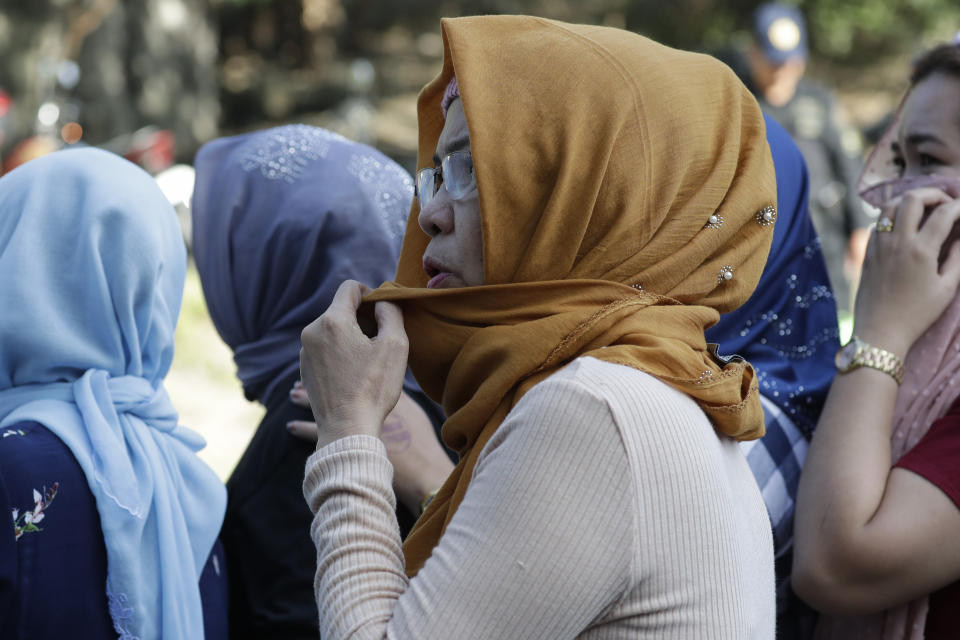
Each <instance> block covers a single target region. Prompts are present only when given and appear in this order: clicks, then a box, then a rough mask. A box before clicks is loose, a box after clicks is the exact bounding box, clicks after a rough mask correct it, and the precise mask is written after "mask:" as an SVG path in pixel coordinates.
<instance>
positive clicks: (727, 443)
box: [303, 358, 775, 640]
mask: <svg viewBox="0 0 960 640" xmlns="http://www.w3.org/2000/svg"><path fill="white" fill-rule="evenodd" d="M392 472H393V470H392V467H391V465H390V462H389V460H388V459H387V456H386V451H385V449H384V447H383V445H382V444H381V443H380V441H379V440H378V439H376V438H373V437H369V436H351V437H348V438H343V439H341V440H338V441H336V442H333V443H331V444H330V445H328V446H326V447H324V448H323V449H321V450H319V451H317V452H316V453H315V454H314V455H313V456H312V457H311V458H310V459H309V460H308V461H307V472H306V478H305V480H304V485H303V491H304V496H305V497H306V498H307V501H308V503H309V504H310V507H311V509H312V510H313V512H314V514H315V516H314V520H313V526H312V529H311V533H312V536H313V540H314V542H315V544H316V546H317V577H316V581H315V583H314V588H315V592H316V597H317V604H318V607H319V612H320V637H321V638H323V640H336V639H338V638H404V639H406V638H430V639H434V638H455V639H468V638H505V639H514V638H515V639H524V640H526V639H529V638H549V639H551V640H554V639H557V638H603V639H606V638H611V639H613V638H617V639H619V638H631V639H632V638H658V639H674V638H678V639H679V638H684V639H693V638H697V639H701V638H703V639H711V640H720V639H725V638H730V639H737V640H742V639H746V638H755V639H763V640H768V639H771V638H773V637H774V622H775V602H774V573H773V545H772V539H771V532H770V521H769V519H768V517H767V513H766V509H765V507H764V504H763V500H762V499H761V496H760V492H759V490H758V489H757V486H756V483H755V482H754V479H753V475H752V474H751V472H750V469H749V467H748V466H747V463H746V461H745V460H744V458H743V455H742V454H741V453H740V449H739V448H738V446H737V444H736V443H735V442H734V441H732V440H729V439H727V438H725V437H718V436H717V434H716V432H715V431H714V430H713V428H712V427H711V425H710V423H709V422H708V420H707V418H706V416H705V415H704V414H703V412H702V411H701V410H700V409H699V407H697V405H696V404H695V403H694V402H693V401H692V400H690V399H689V398H688V397H687V396H685V395H683V394H681V393H679V392H677V391H675V390H673V389H671V388H670V387H668V386H666V385H665V384H663V383H662V382H660V381H659V380H657V379H655V378H653V377H651V376H649V375H647V374H645V373H642V372H640V371H637V370H635V369H631V368H628V367H624V366H621V365H616V364H610V363H606V362H601V361H599V360H596V359H593V358H580V359H578V360H576V361H574V362H573V363H571V364H570V365H568V366H567V367H565V368H564V369H562V370H561V371H559V372H557V373H556V374H554V375H552V376H550V377H549V378H548V379H547V380H545V381H543V382H541V383H540V384H538V385H537V386H536V387H534V388H533V389H532V390H530V392H528V393H527V395H526V396H524V397H523V399H522V400H521V401H520V402H519V403H517V405H516V407H514V409H513V410H512V411H511V412H510V414H509V415H508V416H507V418H506V420H505V421H504V422H503V424H502V425H501V426H500V428H499V429H498V431H497V433H496V434H495V435H494V437H493V438H491V440H490V442H489V443H488V444H487V446H486V447H485V448H484V450H483V452H482V453H481V455H480V459H479V462H478V464H477V466H476V469H475V472H474V475H473V478H472V479H471V482H470V486H469V489H468V490H467V494H466V497H465V499H464V501H463V503H462V504H461V506H460V508H459V509H458V510H457V512H456V514H455V516H454V517H453V519H452V521H451V522H450V526H449V527H448V528H447V531H446V533H445V534H444V536H443V538H442V539H441V540H440V543H439V545H438V546H437V548H436V549H434V552H433V555H432V556H431V557H430V559H429V560H428V561H427V563H426V564H425V565H424V567H423V569H422V570H421V571H420V572H419V573H418V574H417V576H416V577H415V578H414V579H413V580H408V579H407V578H406V576H405V575H404V571H403V566H404V565H403V562H404V560H403V552H402V548H401V541H400V534H399V532H398V529H397V523H396V518H395V516H394V495H393V491H392V489H391V481H392Z"/></svg>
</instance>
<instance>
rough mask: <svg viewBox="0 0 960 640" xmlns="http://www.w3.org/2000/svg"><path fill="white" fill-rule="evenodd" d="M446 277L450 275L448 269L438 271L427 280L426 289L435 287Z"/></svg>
mask: <svg viewBox="0 0 960 640" xmlns="http://www.w3.org/2000/svg"><path fill="white" fill-rule="evenodd" d="M448 277H450V273H449V272H448V271H444V272H442V273H438V274H437V275H435V276H433V277H432V278H430V280H429V281H428V282H427V289H436V288H437V287H439V286H440V284H441V283H442V282H443V281H444V280H446V279H447V278H448Z"/></svg>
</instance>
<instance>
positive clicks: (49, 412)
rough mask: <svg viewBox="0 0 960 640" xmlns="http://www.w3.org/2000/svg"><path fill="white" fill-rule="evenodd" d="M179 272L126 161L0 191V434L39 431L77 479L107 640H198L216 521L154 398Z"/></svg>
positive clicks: (103, 155) (181, 254)
mask: <svg viewBox="0 0 960 640" xmlns="http://www.w3.org/2000/svg"><path fill="white" fill-rule="evenodd" d="M185 270H186V252H185V249H184V246H183V240H182V238H181V235H180V229H179V226H178V224H177V220H176V217H175V215H174V212H173V209H172V208H171V206H170V205H169V203H167V201H166V200H165V199H164V197H163V194H162V193H161V192H160V190H159V189H158V188H157V186H156V184H155V183H154V181H153V180H152V179H151V178H150V176H148V175H147V174H146V173H144V172H143V171H141V170H140V169H139V168H137V167H135V166H134V165H133V164H131V163H129V162H127V161H126V160H123V159H121V158H119V157H117V156H115V155H113V154H110V153H107V152H105V151H100V150H97V149H78V150H69V151H61V152H57V153H54V154H52V155H50V156H46V157H44V158H40V159H38V160H33V161H31V162H28V163H27V164H25V165H23V166H22V167H20V168H18V169H16V170H14V171H13V172H11V173H9V174H7V175H5V176H3V178H0V274H2V275H0V310H2V311H0V345H3V346H2V348H0V427H3V426H8V425H12V424H15V423H17V422H22V421H31V420H32V421H36V422H39V423H41V424H43V425H44V426H46V427H47V428H48V429H50V430H51V431H52V432H53V433H55V434H56V435H57V436H58V437H59V438H60V439H61V440H62V441H63V442H64V443H65V444H66V445H67V446H68V447H69V448H70V451H71V452H72V453H73V455H74V457H75V458H76V460H77V462H78V463H79V464H80V466H81V468H82V469H83V471H84V474H85V475H86V478H87V482H88V484H89V486H90V490H91V492H92V493H93V495H94V497H95V498H96V503H97V510H98V511H99V513H100V523H101V526H102V529H103V536H104V542H105V545H106V551H107V584H106V595H107V597H108V598H109V604H110V614H111V616H112V618H113V621H114V626H115V627H116V630H117V633H118V634H119V635H120V637H121V638H142V639H143V640H147V639H148V638H177V639H179V638H198V637H202V633H203V631H202V629H203V614H202V611H201V605H200V592H199V587H198V583H199V579H200V572H201V570H202V568H203V566H204V564H205V562H206V560H207V557H208V555H209V554H210V550H211V549H212V547H213V544H214V542H215V541H216V537H217V535H218V532H219V531H220V525H221V523H222V521H223V514H224V509H225V507H226V491H225V489H224V487H223V485H222V483H221V482H220V481H219V479H218V478H217V476H216V475H215V474H214V472H213V471H212V470H211V469H210V468H209V467H208V466H206V464H204V463H203V462H201V461H200V459H199V458H198V457H197V456H196V455H195V452H196V451H198V450H199V449H201V448H202V447H203V446H204V444H205V443H204V441H203V438H201V437H200V436H199V435H198V434H196V433H194V432H193V431H190V430H189V429H186V428H184V427H181V426H178V424H177V412H176V410H175V409H174V408H173V406H172V405H171V403H170V399H169V398H168V397H167V393H166V391H165V390H164V388H163V378H164V376H166V374H167V371H168V370H169V368H170V363H171V361H172V359H173V332H174V328H175V326H176V321H177V315H178V314H179V311H180V301H181V297H182V293H183V282H184V276H185ZM80 622H81V621H78V623H80Z"/></svg>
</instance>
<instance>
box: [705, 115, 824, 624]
mask: <svg viewBox="0 0 960 640" xmlns="http://www.w3.org/2000/svg"><path fill="white" fill-rule="evenodd" d="M764 119H765V121H766V125H767V142H768V143H769V145H770V152H771V154H772V155H773V163H774V167H775V168H776V172H777V213H776V214H775V216H771V219H770V220H767V222H768V223H770V224H775V225H776V226H775V227H774V231H773V244H772V245H771V247H770V255H769V257H768V258H767V264H766V266H765V267H764V270H763V275H762V276H761V277H760V282H759V283H758V284H757V288H756V290H755V291H754V294H753V296H752V297H751V298H750V299H749V300H748V301H747V302H746V303H745V304H744V305H743V306H741V307H739V308H738V309H736V310H735V311H733V312H732V313H728V314H725V315H724V316H722V317H721V319H720V322H718V323H717V324H716V325H714V326H713V327H711V328H710V329H709V330H708V331H707V332H706V336H707V340H708V341H710V342H715V343H718V344H719V345H720V348H719V350H720V353H723V354H737V355H740V356H743V357H744V358H746V359H747V360H748V361H749V362H750V364H752V365H753V367H754V369H755V370H756V372H757V378H758V381H759V384H760V395H761V400H762V402H763V409H764V414H765V418H766V435H764V437H763V438H762V439H760V440H753V441H750V442H745V443H743V444H742V445H741V446H742V447H743V449H744V453H745V454H746V456H747V462H748V463H749V464H750V468H751V470H752V471H753V474H754V476H755V477H756V479H757V482H758V484H759V485H760V489H761V492H762V493H763V499H764V502H765V503H766V505H767V511H768V512H769V514H770V521H771V523H772V525H773V534H774V535H773V538H774V552H775V554H776V570H777V612H778V621H777V637H778V638H795V637H807V636H808V635H809V633H810V632H812V621H811V620H810V619H809V616H808V615H807V611H808V610H807V609H806V607H805V605H803V604H802V603H800V602H799V600H797V599H796V597H794V596H793V595H792V593H791V591H790V583H789V578H790V568H791V559H792V548H793V514H794V505H795V502H796V498H797V486H798V484H799V481H800V469H801V467H802V466H803V461H804V458H805V457H806V453H807V448H808V444H809V440H810V436H811V434H812V432H813V428H814V426H815V425H816V424H817V420H818V419H819V417H820V411H821V410H822V409H823V402H824V400H825V398H826V395H827V391H828V390H829V388H830V383H831V382H832V380H833V376H834V373H835V372H836V368H835V366H834V362H833V360H834V355H836V352H837V350H838V349H839V348H840V340H839V328H838V326H837V306H836V301H835V300H834V297H833V289H832V287H831V285H830V280H829V278H828V276H827V269H826V263H825V262H824V258H823V254H822V252H821V251H820V239H819V237H818V236H817V232H816V230H815V229H814V228H813V222H812V221H811V218H810V214H809V211H808V210H807V195H808V189H809V183H808V174H807V166H806V164H805V163H804V161H803V157H802V156H801V155H800V151H799V150H798V149H797V146H796V144H795V143H794V142H793V140H792V139H791V138H790V136H789V134H787V132H786V131H785V130H784V129H783V127H781V126H780V125H779V124H777V123H776V121H774V120H773V119H772V118H770V117H769V116H764Z"/></svg>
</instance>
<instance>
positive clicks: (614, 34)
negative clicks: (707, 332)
mask: <svg viewBox="0 0 960 640" xmlns="http://www.w3.org/2000/svg"><path fill="white" fill-rule="evenodd" d="M442 29H443V40H444V62H443V69H442V70H441V72H440V75H439V76H437V78H436V79H435V80H434V81H433V82H431V83H430V84H429V85H427V86H426V87H425V88H424V90H423V91H422V93H421V94H420V98H419V102H418V112H419V126H420V140H419V158H418V162H419V165H418V166H419V167H425V166H432V156H433V153H434V150H435V146H436V143H437V139H438V138H439V135H440V131H441V129H442V128H443V124H444V120H443V114H442V112H441V109H440V102H441V99H442V96H443V92H444V89H445V87H446V85H447V84H448V82H449V81H450V79H451V77H452V76H453V75H454V74H455V75H456V77H457V80H458V83H459V86H460V94H461V100H462V102H463V108H464V112H465V114H466V119H467V125H468V129H469V132H470V147H471V150H472V153H473V162H474V170H475V174H476V178H477V185H478V191H479V197H480V208H481V211H482V227H483V254H484V255H483V257H484V273H485V282H486V283H487V284H486V285H484V286H480V287H470V288H458V289H441V290H428V289H426V288H424V287H425V285H426V281H427V277H426V274H425V273H424V271H423V268H422V266H421V259H422V256H423V252H424V249H425V248H426V246H427V243H428V241H429V237H428V236H427V235H426V234H424V233H423V232H422V231H421V230H420V228H419V227H418V226H417V214H418V213H419V212H418V210H417V206H416V203H414V209H413V212H412V213H413V215H411V216H410V221H409V222H408V225H407V230H406V236H405V238H404V243H403V249H402V251H401V256H400V262H399V267H398V269H397V277H396V282H388V283H386V284H384V285H383V286H382V287H380V288H379V289H377V290H376V291H375V292H373V293H372V294H371V295H370V296H368V297H367V300H368V301H373V300H391V301H394V302H397V303H399V304H400V305H401V306H402V308H403V313H404V322H405V326H406V330H407V334H408V336H409V338H410V366H411V368H412V369H413V371H414V374H415V375H416V377H417V380H418V381H419V382H420V384H421V386H422V387H423V389H424V390H425V391H426V392H427V393H428V394H429V395H430V396H431V397H433V398H434V399H436V400H438V401H440V402H442V404H443V408H444V410H445V411H446V413H447V415H448V416H449V418H448V420H447V422H446V424H445V425H444V427H443V439H444V441H445V442H446V443H447V444H448V445H449V446H450V447H452V448H453V449H455V450H457V451H458V452H459V453H460V462H459V464H458V465H457V467H456V469H455V470H454V471H453V473H452V474H451V475H450V477H449V478H448V479H447V481H446V483H445V484H444V486H443V487H442V488H441V490H440V492H439V494H438V495H437V497H436V498H435V499H434V500H433V502H432V503H431V504H430V506H429V508H428V509H427V511H426V512H425V513H424V514H423V516H422V517H421V518H420V520H419V521H418V522H417V525H416V526H415V528H414V530H413V531H412V532H411V534H410V536H409V537H408V539H407V541H406V543H405V545H404V553H405V556H406V561H407V572H408V573H409V574H410V575H414V574H415V573H416V572H417V571H419V569H420V567H421V566H423V563H424V562H425V561H426V559H427V558H428V557H429V556H430V553H431V551H432V549H433V547H434V546H435V545H436V543H437V542H438V541H439V539H440V536H441V535H442V534H443V531H444V529H445V528H446V526H447V524H448V523H449V522H450V519H451V518H452V517H453V514H454V513H455V511H456V509H457V506H458V505H459V504H460V502H461V501H462V500H463V497H464V494H465V493H466V489H467V485H468V484H469V482H470V477H471V474H472V472H473V468H474V465H475V463H476V460H477V456H478V455H479V453H480V451H481V450H482V448H483V446H484V444H485V443H486V442H487V441H488V440H489V438H490V436H491V435H492V434H493V433H494V432H495V431H496V429H497V427H498V426H499V425H500V423H501V422H502V421H503V419H504V417H505V416H506V415H507V413H508V412H509V411H510V409H511V408H512V407H513V406H514V405H515V404H516V403H517V401H518V400H519V399H520V398H521V397H522V396H523V394H524V393H525V392H526V391H528V390H529V389H530V388H531V387H532V386H533V385H535V384H536V383H538V382H540V381H541V380H543V379H544V378H546V377H547V376H549V375H550V374H551V373H553V372H555V371H557V370H558V369H559V368H560V367H562V366H564V365H565V364H566V363H568V362H570V361H571V360H573V359H574V358H577V357H581V356H588V355H589V356H592V357H594V358H598V359H600V360H605V361H608V362H614V363H619V364H623V365H626V366H629V367H633V368H635V369H639V370H641V371H645V372H648V373H650V374H652V375H654V376H656V377H657V378H659V379H660V380H662V381H663V382H665V383H666V384H668V385H670V386H672V387H674V388H676V389H679V390H680V391H682V392H684V393H686V394H688V395H689V396H690V397H692V398H693V399H694V400H695V401H696V402H697V403H698V404H699V405H700V407H701V408H702V409H703V411H704V412H705V413H706V414H707V416H708V417H709V418H710V420H711V421H712V422H713V424H714V425H715V427H716V429H717V430H718V431H719V432H720V433H723V434H727V435H729V436H732V437H734V438H738V439H749V438H757V437H759V436H761V435H762V434H763V412H762V409H761V407H760V400H759V396H758V394H757V383H756V380H755V377H754V372H753V369H752V368H751V367H750V365H749V364H746V363H744V362H742V361H741V362H731V363H728V364H727V363H723V362H722V361H719V360H718V359H717V358H715V357H713V356H712V355H711V354H710V353H709V351H708V349H707V345H706V343H705V340H704V336H703V332H704V329H705V328H706V327H708V326H710V325H712V324H714V323H715V322H716V321H717V320H718V318H719V314H720V313H722V312H725V311H729V310H731V309H734V308H736V307H737V306H738V305H740V304H742V303H743V302H744V301H746V300H747V298H748V297H749V296H750V294H751V293H752V291H753V289H754V287H755V286H756V283H757V281H758V279H759V277H760V273H761V271H762V269H763V265H764V262H765V261H766V257H767V251H768V250H769V247H770V241H771V238H772V231H773V227H772V226H771V225H770V221H769V220H767V219H765V218H764V217H763V214H762V213H761V212H762V210H763V209H764V208H765V207H768V206H772V205H773V204H774V203H775V202H776V183H775V180H774V171H773V164H772V161H771V158H770V152H769V149H768V147H767V143H766V139H765V132H764V123H763V118H762V116H761V112H760V109H759V108H758V107H757V104H756V101H755V100H754V99H753V97H752V96H751V95H750V94H749V92H748V91H747V90H746V89H745V88H744V87H743V85H742V84H741V83H740V82H739V81H738V80H737V79H736V77H735V76H734V75H733V73H732V72H731V71H730V70H729V69H728V68H727V67H725V66H724V65H722V64H721V63H719V62H717V61H716V60H714V59H712V58H710V57H707V56H704V55H699V54H693V53H686V52H681V51H676V50H673V49H669V48H667V47H664V46H662V45H659V44H657V43H655V42H652V41H650V40H648V39H646V38H643V37H641V36H638V35H636V34H633V33H629V32H626V31H621V30H617V29H610V28H605V27H593V26H580V25H569V24H564V23H560V22H553V21H549V20H543V19H539V18H532V17H521V16H497V17H474V18H458V19H448V20H444V21H443V22H442ZM768 211H769V210H768ZM711 216H715V217H714V219H713V220H714V224H711V223H710V219H711ZM768 217H771V216H768ZM725 274H730V275H731V276H732V277H729V278H727V277H725ZM584 428H589V425H584Z"/></svg>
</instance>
